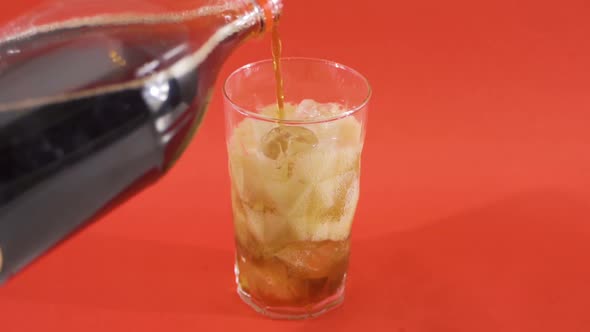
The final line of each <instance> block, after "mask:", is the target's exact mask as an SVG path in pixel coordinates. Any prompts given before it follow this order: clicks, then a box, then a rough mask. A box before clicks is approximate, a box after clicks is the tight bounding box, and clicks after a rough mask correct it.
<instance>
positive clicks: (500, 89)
mask: <svg viewBox="0 0 590 332" xmlns="http://www.w3.org/2000/svg"><path fill="white" fill-rule="evenodd" d="M22 2H23V4H18V6H21V7H19V8H22V6H26V4H27V1H22ZM31 2H33V1H28V3H31ZM285 2H286V3H287V4H286V12H285V14H284V20H283V23H282V28H283V37H284V52H285V55H298V56H312V57H323V58H329V59H332V60H336V61H339V62H342V63H345V64H347V65H350V66H352V67H354V68H356V69H358V70H359V71H361V72H362V73H364V74H366V75H367V77H368V78H369V80H370V81H371V83H372V85H373V87H374V98H373V101H372V107H371V110H370V123H369V128H368V136H367V145H366V150H365V154H364V159H363V160H364V162H363V178H362V193H361V201H360V204H359V210H358V214H357V218H356V221H355V226H354V231H353V233H354V234H353V254H352V263H351V264H352V266H351V268H350V279H349V284H348V286H349V287H348V291H347V298H346V301H345V304H344V306H343V307H341V308H340V309H338V310H337V311H334V312H332V313H330V314H328V315H326V316H323V317H321V318H319V319H317V320H312V321H305V322H277V321H271V320H268V319H265V318H262V317H260V316H258V315H256V314H254V313H253V312H252V311H251V310H250V309H249V308H248V307H247V306H246V305H244V304H242V303H241V302H240V300H239V299H238V297H237V295H236V294H235V291H234V288H235V287H234V282H233V275H232V263H233V261H232V260H233V243H232V226H231V221H230V200H229V182H228V175H227V171H226V169H227V167H226V156H225V147H224V135H223V114H222V113H223V112H222V104H221V94H220V89H219V87H218V88H217V90H216V94H215V96H214V99H213V102H212V104H211V107H210V109H209V113H208V116H207V117H206V119H205V122H204V125H203V127H202V128H201V130H200V132H199V133H198V135H197V136H196V139H195V142H194V143H193V144H192V145H191V147H190V149H189V150H188V152H187V153H186V155H185V156H184V158H183V159H182V160H181V162H180V163H179V164H178V165H177V167H176V168H175V170H174V171H173V172H172V173H171V174H169V175H168V176H167V177H166V178H165V179H163V180H162V181H161V182H160V183H159V184H158V185H156V186H155V187H153V188H151V189H150V190H149V191H147V192H144V193H142V194H141V195H139V196H137V197H136V198H135V199H134V200H133V201H131V202H129V203H128V204H127V205H125V206H124V207H122V208H120V209H119V210H117V211H116V212H114V213H112V214H110V215H109V216H108V217H106V218H105V219H104V220H101V221H100V222H98V223H95V224H93V225H92V226H90V227H88V228H87V229H86V230H85V231H84V232H82V233H80V234H79V235H77V236H76V237H74V238H72V239H71V240H69V241H67V242H66V243H64V244H63V245H61V246H59V247H58V248H57V249H55V250H53V251H52V252H51V253H50V254H49V255H46V256H44V257H43V258H42V259H40V260H39V261H37V262H36V263H35V264H34V265H32V266H31V267H30V268H28V269H26V270H25V271H24V272H23V273H22V274H20V275H18V276H17V277H16V278H14V279H13V280H11V281H10V282H9V283H8V284H7V285H6V286H4V287H3V288H0V330H1V331H3V332H12V331H130V330H138V331H213V330H221V329H222V328H224V329H229V330H230V331H232V330H235V331H245V330H253V329H256V330H257V331H277V330H281V331H303V330H305V331H320V330H322V331H326V329H327V328H333V329H335V330H337V331H345V330H355V331H358V330H360V329H364V330H366V331H379V330H383V331H405V332H410V331H412V332H413V331H436V332H446V331H469V332H472V331H479V332H484V331H537V332H538V331H568V332H569V331H584V332H585V331H589V330H590V318H589V316H588V308H590V286H589V283H588V282H589V280H590V265H589V264H588V262H589V260H590V220H589V219H590V115H589V112H590V78H589V77H590V76H589V74H590V39H589V38H588V37H589V33H590V20H589V19H588V17H590V7H589V5H588V2H587V0H579V1H571V0H568V1H561V2H554V1H553V2H544V1H509V0H498V1H485V2H482V1H468V0H450V1H433V0H418V1H362V2H350V4H349V5H342V4H343V3H345V2H342V1H336V0H332V1H328V0H324V1H315V0H313V1H312V0H291V1H289V0H285ZM12 6H17V4H16V1H4V2H2V4H1V5H0V7H1V8H2V10H0V16H2V17H4V18H6V17H8V16H9V15H11V14H12V13H15V12H17V11H18V9H17V8H16V7H12ZM269 56H270V45H269V41H268V39H265V40H262V41H256V42H251V43H249V44H247V45H244V46H243V47H242V48H241V49H240V50H239V51H238V52H237V53H235V55H234V56H233V57H232V58H231V59H230V60H229V61H228V62H227V63H226V66H225V67H224V70H223V72H222V73H221V75H220V77H225V76H227V74H228V73H229V72H230V71H231V70H233V69H235V68H237V67H238V66H240V65H242V64H245V63H246V62H250V61H253V60H259V59H262V58H268V57H269ZM89 190H91V188H89Z"/></svg>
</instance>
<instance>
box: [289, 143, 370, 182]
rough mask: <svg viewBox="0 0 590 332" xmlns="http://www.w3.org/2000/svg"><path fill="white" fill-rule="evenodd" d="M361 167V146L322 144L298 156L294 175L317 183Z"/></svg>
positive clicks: (305, 180)
mask: <svg viewBox="0 0 590 332" xmlns="http://www.w3.org/2000/svg"><path fill="white" fill-rule="evenodd" d="M359 168H360V148H359V147H358V146H357V147H338V146H330V145H322V146H320V147H319V148H317V149H314V150H311V151H308V152H306V153H302V154H300V155H299V156H298V158H297V162H296V163H295V167H294V169H293V177H294V178H297V179H300V180H301V181H304V182H306V183H317V182H319V181H322V180H326V179H329V178H331V177H334V176H336V175H339V174H344V173H346V172H348V171H352V170H358V169H359Z"/></svg>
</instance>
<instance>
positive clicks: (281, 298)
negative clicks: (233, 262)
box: [239, 260, 307, 305]
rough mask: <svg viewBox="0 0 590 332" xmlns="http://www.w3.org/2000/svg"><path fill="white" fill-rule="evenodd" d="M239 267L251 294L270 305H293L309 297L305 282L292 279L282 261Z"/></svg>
mask: <svg viewBox="0 0 590 332" xmlns="http://www.w3.org/2000/svg"><path fill="white" fill-rule="evenodd" d="M239 266H240V279H242V280H244V281H245V284H247V288H248V291H249V292H250V294H252V295H253V296H254V297H255V298H257V299H258V300H263V301H264V302H265V303H267V304H269V305H273V304H274V305H282V304H285V303H293V302H295V301H298V300H301V299H302V298H303V297H304V296H306V295H307V292H306V284H305V280H301V279H298V278H291V277H290V276H289V271H288V267H287V266H286V265H285V264H284V263H283V262H281V261H278V260H274V261H273V260H266V261H265V262H264V263H262V264H252V263H243V264H240V265H239Z"/></svg>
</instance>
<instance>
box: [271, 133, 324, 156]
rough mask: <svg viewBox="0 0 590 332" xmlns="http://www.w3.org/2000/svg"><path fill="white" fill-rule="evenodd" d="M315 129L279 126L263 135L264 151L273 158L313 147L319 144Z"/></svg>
mask: <svg viewBox="0 0 590 332" xmlns="http://www.w3.org/2000/svg"><path fill="white" fill-rule="evenodd" d="M318 142H319V141H318V138H317V137H316V135H315V134H314V133H313V131H311V130H309V129H307V128H305V127H298V126H279V127H276V128H274V129H272V130H271V131H269V132H268V133H267V134H266V135H264V137H262V142H261V146H262V152H263V153H264V155H265V156H267V157H268V158H270V159H272V160H277V159H279V157H280V156H281V155H294V154H297V153H300V152H305V151H309V150H311V149H313V148H314V147H315V146H316V145H317V144H318Z"/></svg>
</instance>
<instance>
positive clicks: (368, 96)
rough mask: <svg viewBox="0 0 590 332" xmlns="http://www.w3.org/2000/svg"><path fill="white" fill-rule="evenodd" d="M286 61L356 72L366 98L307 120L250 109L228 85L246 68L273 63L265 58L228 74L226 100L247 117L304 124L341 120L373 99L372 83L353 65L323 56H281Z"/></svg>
mask: <svg viewBox="0 0 590 332" xmlns="http://www.w3.org/2000/svg"><path fill="white" fill-rule="evenodd" d="M284 61H304V62H317V63H323V64H324V65H328V66H331V67H335V68H338V69H341V70H344V71H347V72H350V73H352V74H354V75H355V76H357V77H359V78H361V80H362V81H363V82H364V83H365V86H366V89H367V94H366V96H365V98H364V99H363V101H362V102H361V103H360V104H359V105H355V106H354V107H351V108H350V109H347V110H346V111H345V112H342V113H339V114H336V115H333V116H330V117H325V118H317V119H307V120H285V119H279V118H277V117H272V116H268V115H264V114H260V113H257V112H253V111H250V110H248V109H246V108H244V107H242V106H240V105H239V104H238V103H237V102H236V101H234V100H232V98H230V96H229V94H228V92H227V86H228V83H229V81H230V80H231V79H232V78H233V77H234V76H235V75H237V74H239V73H241V72H243V71H244V70H246V69H248V68H252V67H256V66H260V65H262V64H267V63H271V64H272V59H264V60H259V61H255V62H251V63H248V64H246V65H243V66H241V67H239V68H238V69H236V70H234V71H233V72H232V73H231V74H229V75H228V76H227V78H226V79H225V81H224V82H223V96H224V97H225V100H227V101H228V102H229V103H230V104H231V105H232V107H233V109H234V110H235V111H237V112H238V113H241V114H242V115H245V116H247V117H251V118H254V119H256V120H261V121H266V122H273V123H282V124H290V125H302V124H317V123H326V122H332V121H336V120H340V119H343V118H346V117H349V116H351V115H353V114H355V113H357V112H359V111H360V110H362V109H363V108H365V107H366V106H367V104H368V103H369V101H370V99H371V96H372V94H373V90H372V88H371V84H370V83H369V80H368V79H367V78H366V77H365V76H364V75H363V74H361V73H360V72H359V71H357V70H355V69H353V68H352V67H349V66H346V65H343V64H341V63H338V62H335V61H331V60H327V59H322V58H308V57H284V58H281V62H284Z"/></svg>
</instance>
